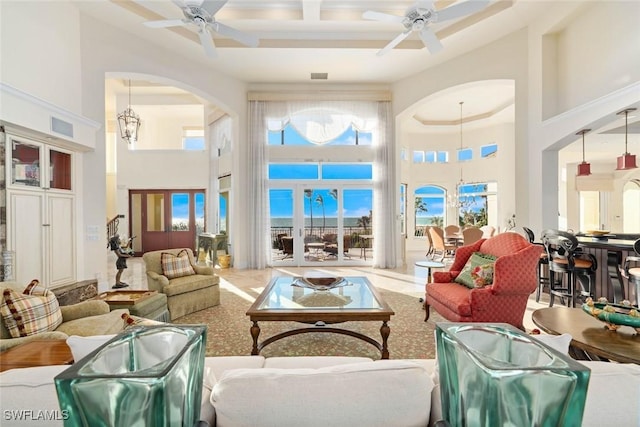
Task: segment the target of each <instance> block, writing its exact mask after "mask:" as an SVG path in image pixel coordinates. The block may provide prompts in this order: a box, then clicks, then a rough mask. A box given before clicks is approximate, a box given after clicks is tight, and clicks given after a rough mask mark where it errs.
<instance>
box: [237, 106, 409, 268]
mask: <svg viewBox="0 0 640 427" xmlns="http://www.w3.org/2000/svg"><path fill="white" fill-rule="evenodd" d="M288 123H290V124H291V125H292V126H293V127H294V128H295V129H296V130H297V131H298V132H299V133H300V134H301V135H302V136H304V137H305V138H307V139H308V140H309V141H311V142H314V143H316V144H323V143H325V142H328V141H331V140H333V139H335V138H336V137H338V136H339V135H341V134H342V133H344V131H346V130H347V129H348V128H349V127H350V126H351V125H354V126H355V127H356V128H357V129H358V130H360V131H364V132H371V133H372V134H373V135H374V146H375V147H376V160H375V165H374V213H373V215H374V219H373V221H374V232H375V238H374V245H375V249H376V250H375V254H376V255H375V258H374V265H376V266H380V267H381V268H390V267H394V266H395V259H396V251H397V245H396V243H395V235H396V233H395V232H394V230H395V215H394V207H395V205H396V200H395V196H396V195H395V186H394V177H395V164H394V163H395V160H394V154H393V153H394V149H393V119H392V114H391V105H390V102H388V101H357V100H344V101H324V100H320V101H318V100H313V101H249V153H250V154H249V156H250V159H249V170H248V171H247V173H248V176H249V182H250V192H251V194H249V195H248V196H249V199H250V203H249V209H250V212H251V216H252V219H251V223H250V229H249V238H250V239H251V242H252V243H253V244H252V245H250V248H251V249H250V253H249V257H248V263H249V267H250V268H256V269H261V268H265V266H266V265H267V264H268V263H270V253H271V252H270V251H271V249H270V239H271V237H270V227H269V197H268V182H267V178H268V177H267V164H268V162H269V159H268V155H267V135H268V131H276V130H282V129H283V128H284V127H285V126H286V125H287V124H288Z"/></svg>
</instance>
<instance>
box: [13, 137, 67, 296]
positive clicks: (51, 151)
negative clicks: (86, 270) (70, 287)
mask: <svg viewBox="0 0 640 427" xmlns="http://www.w3.org/2000/svg"><path fill="white" fill-rule="evenodd" d="M6 151H7V175H8V176H7V243H8V246H9V249H10V250H12V251H14V252H15V276H14V277H15V280H17V281H18V282H21V283H25V284H26V283H29V281H30V280H32V279H38V280H40V281H41V282H42V283H47V284H48V285H49V286H51V287H56V286H61V285H64V284H68V283H72V282H74V281H75V279H76V245H75V242H76V239H75V195H74V192H73V188H72V185H71V183H72V172H73V171H72V164H73V157H72V156H73V154H72V153H70V152H67V151H65V150H62V149H59V148H57V147H53V146H49V145H47V144H43V143H40V142H37V141H33V140H29V139H26V138H22V137H17V136H8V138H7V150H6ZM41 165H44V166H45V167H41Z"/></svg>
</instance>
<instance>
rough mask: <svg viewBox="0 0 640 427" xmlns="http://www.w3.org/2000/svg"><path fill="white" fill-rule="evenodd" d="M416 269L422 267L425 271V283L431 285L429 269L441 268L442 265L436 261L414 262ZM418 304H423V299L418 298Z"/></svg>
mask: <svg viewBox="0 0 640 427" xmlns="http://www.w3.org/2000/svg"><path fill="white" fill-rule="evenodd" d="M415 266H416V267H422V268H426V269H427V283H431V280H432V278H431V269H432V268H443V267H444V264H443V263H441V262H437V261H416V263H415ZM418 301H419V302H424V298H420V299H419V300H418Z"/></svg>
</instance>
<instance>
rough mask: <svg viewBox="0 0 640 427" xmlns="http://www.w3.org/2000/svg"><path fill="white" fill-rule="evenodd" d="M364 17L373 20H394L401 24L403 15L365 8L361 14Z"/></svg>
mask: <svg viewBox="0 0 640 427" xmlns="http://www.w3.org/2000/svg"><path fill="white" fill-rule="evenodd" d="M362 17H363V18H364V19H372V20H374V21H383V22H394V23H398V24H402V21H403V20H404V17H403V16H396V15H390V14H388V13H382V12H376V11H373V10H367V11H366V12H364V13H363V14H362Z"/></svg>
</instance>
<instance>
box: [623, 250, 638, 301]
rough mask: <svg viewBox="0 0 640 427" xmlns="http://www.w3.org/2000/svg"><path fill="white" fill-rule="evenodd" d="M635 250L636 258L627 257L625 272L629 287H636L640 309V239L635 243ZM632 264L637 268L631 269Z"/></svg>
mask: <svg viewBox="0 0 640 427" xmlns="http://www.w3.org/2000/svg"><path fill="white" fill-rule="evenodd" d="M633 250H634V251H635V253H636V255H635V256H627V258H626V259H625V260H624V272H625V275H626V276H627V280H629V285H631V284H634V285H636V303H635V304H636V305H637V306H638V307H640V239H637V240H636V241H635V242H633ZM631 263H633V264H634V266H635V267H633V268H630V267H631Z"/></svg>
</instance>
